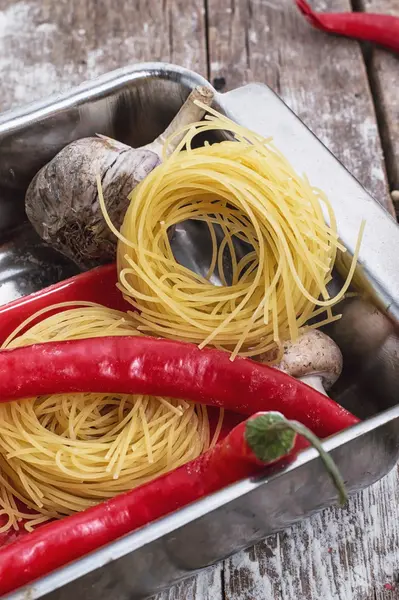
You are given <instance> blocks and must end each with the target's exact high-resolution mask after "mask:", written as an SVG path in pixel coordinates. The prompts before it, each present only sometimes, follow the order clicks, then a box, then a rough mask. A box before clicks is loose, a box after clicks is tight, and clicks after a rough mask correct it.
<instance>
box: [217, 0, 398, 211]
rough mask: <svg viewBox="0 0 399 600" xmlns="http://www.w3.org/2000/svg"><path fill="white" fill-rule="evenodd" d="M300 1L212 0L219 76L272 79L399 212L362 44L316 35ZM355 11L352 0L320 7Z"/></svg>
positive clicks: (233, 81) (233, 80) (238, 80)
mask: <svg viewBox="0 0 399 600" xmlns="http://www.w3.org/2000/svg"><path fill="white" fill-rule="evenodd" d="M293 4H294V3H293V2H292V0H281V1H276V0H248V1H247V2H244V1H240V0H210V2H209V24H210V34H209V39H210V67H211V78H215V77H223V78H224V79H225V80H226V84H227V86H226V87H227V88H234V87H237V86H238V85H242V84H243V83H244V82H246V81H250V80H257V81H261V82H265V83H267V84H268V85H270V86H271V87H272V88H273V89H274V90H275V91H277V92H278V93H279V94H280V95H281V96H282V98H283V99H284V100H285V101H286V102H287V104H288V105H289V106H290V107H291V108H292V109H293V110H294V111H295V112H296V113H297V114H298V115H299V116H300V117H301V118H302V119H303V121H304V122H305V123H306V124H307V125H308V126H309V127H310V128H311V129H312V130H313V131H314V133H315V134H316V135H317V136H318V137H319V138H320V139H321V140H322V141H323V142H324V143H325V144H326V146H327V147H328V148H329V149H330V150H331V151H332V152H333V153H334V154H335V155H336V156H337V157H338V158H339V159H340V160H341V161H342V162H343V164H344V165H345V166H346V167H347V168H348V169H349V170H350V171H351V172H352V173H353V174H354V175H355V177H357V179H359V181H360V182H361V183H362V184H363V185H364V186H365V187H366V188H367V189H368V190H369V191H370V192H371V193H372V194H373V195H374V196H375V197H376V198H377V200H379V201H380V202H381V203H382V204H383V205H384V206H385V207H386V208H387V209H388V210H390V211H391V212H392V204H391V200H390V198H389V195H388V193H387V180H386V173H385V166H384V161H383V156H382V149H381V143H380V139H379V135H378V129H377V124H376V119H375V113H374V107H373V103H372V98H371V93H370V89H369V85H368V81H367V74H366V69H365V66H364V62H363V60H362V56H361V52H360V49H359V46H358V44H357V42H352V41H348V40H344V39H342V38H333V37H330V36H327V35H326V34H324V33H321V32H318V31H314V30H313V29H312V28H311V27H310V26H309V25H308V24H307V23H306V22H305V21H304V19H303V18H302V16H300V15H299V14H298V11H296V9H295V7H294V6H293ZM313 6H315V8H320V9H323V10H328V9H330V10H335V11H338V10H340V11H341V10H342V11H346V10H349V9H350V2H349V0H329V1H328V2H319V3H317V2H313ZM348 201H350V199H348Z"/></svg>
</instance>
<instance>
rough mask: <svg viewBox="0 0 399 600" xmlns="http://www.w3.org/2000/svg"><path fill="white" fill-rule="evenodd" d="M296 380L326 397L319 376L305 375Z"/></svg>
mask: <svg viewBox="0 0 399 600" xmlns="http://www.w3.org/2000/svg"><path fill="white" fill-rule="evenodd" d="M298 379H299V381H302V382H303V383H306V385H309V386H310V387H312V388H313V389H315V390H317V391H318V392H320V393H321V394H324V395H325V396H328V394H327V392H326V390H325V389H324V386H323V380H322V378H321V377H320V375H305V376H304V377H299V378H298Z"/></svg>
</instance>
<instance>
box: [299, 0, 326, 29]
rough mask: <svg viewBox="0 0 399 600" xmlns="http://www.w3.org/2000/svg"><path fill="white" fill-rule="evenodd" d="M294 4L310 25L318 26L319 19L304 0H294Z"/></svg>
mask: <svg viewBox="0 0 399 600" xmlns="http://www.w3.org/2000/svg"><path fill="white" fill-rule="evenodd" d="M295 4H296V5H297V7H298V8H299V10H300V11H301V13H302V14H303V15H304V17H305V18H306V20H307V21H308V22H309V23H310V24H311V25H313V26H314V27H320V21H319V19H318V18H317V16H316V14H315V13H314V12H313V10H312V9H311V7H310V6H309V4H308V3H307V2H305V0H295Z"/></svg>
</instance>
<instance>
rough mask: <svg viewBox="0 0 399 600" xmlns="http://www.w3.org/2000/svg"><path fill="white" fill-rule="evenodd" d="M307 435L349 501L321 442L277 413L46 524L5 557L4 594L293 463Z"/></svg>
mask: <svg viewBox="0 0 399 600" xmlns="http://www.w3.org/2000/svg"><path fill="white" fill-rule="evenodd" d="M296 434H299V435H301V436H304V437H305V438H306V439H308V440H309V441H310V443H311V444H312V445H314V446H315V447H316V448H317V449H318V450H319V452H320V456H321V458H322V460H323V462H324V464H325V466H326V469H327V472H328V474H329V476H330V477H331V479H332V481H333V483H334V485H335V486H336V488H337V489H338V491H339V498H340V502H341V504H343V503H344V502H345V501H346V492H345V486H344V483H343V481H342V478H341V476H340V474H339V472H338V470H337V467H336V466H335V464H334V462H333V461H332V459H331V458H330V457H329V456H328V455H327V453H326V452H325V451H324V450H323V448H322V447H321V446H320V443H319V440H318V439H317V438H316V437H315V436H314V435H313V434H312V433H311V432H310V431H309V430H307V429H306V428H305V427H303V426H301V425H300V424H299V423H296V422H292V421H287V420H286V419H285V418H284V417H283V416H282V415H280V414H278V413H258V414H256V415H254V416H252V417H250V418H249V419H248V420H247V421H244V422H242V423H240V424H239V425H237V426H236V427H235V428H234V429H233V430H232V431H231V432H230V433H229V435H228V436H227V437H226V438H225V439H224V440H223V441H222V442H220V443H219V444H217V445H216V446H214V447H213V448H212V449H210V450H208V451H207V452H205V453H204V454H202V455H201V456H199V457H198V458H196V459H195V460H193V461H191V462H189V463H187V464H185V465H183V466H181V467H179V468H178V469H175V470H174V471H170V472H169V473H166V474H165V475H162V476H161V477H158V478H157V479H154V480H152V481H150V482H149V483H147V484H144V485H142V486H140V487H138V488H136V489H134V490H132V491H130V492H127V493H125V494H121V495H119V496H116V497H115V498H113V499H112V500H108V501H106V502H103V503H102V504H99V505H97V506H94V507H93V508H90V509H88V510H85V511H84V512H81V513H77V514H75V515H73V516H71V517H67V518H65V519H62V520H61V521H58V522H53V523H50V524H48V525H44V526H43V527H41V528H40V529H37V530H36V531H34V532H33V533H31V534H29V535H27V536H24V537H22V538H20V539H19V540H17V541H16V542H14V543H12V544H9V545H8V546H5V547H4V548H3V549H1V550H0V594H1V595H3V594H6V593H9V592H11V591H13V590H15V589H16V588H17V587H20V586H23V585H26V584H28V583H30V582H32V581H34V580H35V579H37V578H38V577H41V576H43V575H45V574H47V573H49V572H51V571H53V570H54V569H57V568H60V567H61V566H63V565H65V564H67V563H69V562H71V561H73V560H76V559H78V558H80V557H82V556H84V555H86V554H87V553H89V552H92V551H93V550H96V549H97V548H100V547H101V546H104V545H105V544H108V543H110V542H112V541H114V540H116V539H118V538H120V537H121V536H123V535H125V534H127V533H130V532H131V531H133V530H135V529H137V528H139V527H143V526H144V525H146V524H148V523H150V522H151V521H154V520H156V519H159V518H161V517H163V516H165V515H167V514H168V513H171V512H173V511H175V510H177V509H178V508H181V507H183V506H186V505H187V504H190V503H191V502H194V501H196V500H199V499H200V498H203V497H204V496H207V495H208V494H211V493H213V492H215V491H217V490H220V489H221V488H223V487H225V486H227V485H229V484H232V483H234V482H236V481H238V480H240V479H243V478H245V477H249V476H253V475H255V474H257V473H261V472H262V469H263V468H264V467H265V465H276V463H278V464H279V466H280V467H282V466H284V465H286V464H287V463H288V462H290V461H292V460H293V458H294V457H295V455H296V454H297V452H298V450H299V448H300V447H301V446H302V447H303V445H304V444H303V440H301V438H297V437H296Z"/></svg>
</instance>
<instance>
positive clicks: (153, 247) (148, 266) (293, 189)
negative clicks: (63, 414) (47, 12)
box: [99, 107, 361, 359]
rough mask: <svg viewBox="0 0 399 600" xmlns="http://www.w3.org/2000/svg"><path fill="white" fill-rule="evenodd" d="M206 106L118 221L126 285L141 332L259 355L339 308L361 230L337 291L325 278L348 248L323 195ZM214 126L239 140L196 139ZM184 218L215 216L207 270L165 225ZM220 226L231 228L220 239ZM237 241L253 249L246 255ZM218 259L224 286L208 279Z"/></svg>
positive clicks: (266, 144)
mask: <svg viewBox="0 0 399 600" xmlns="http://www.w3.org/2000/svg"><path fill="white" fill-rule="evenodd" d="M205 109H206V110H207V112H208V116H207V120H205V121H203V122H200V123H196V124H195V125H193V126H191V127H190V128H189V129H188V130H187V132H186V135H185V137H184V139H183V141H182V142H181V143H180V144H179V146H178V148H177V149H176V150H175V151H174V152H173V153H172V154H171V156H170V157H169V158H168V159H166V160H165V161H164V163H163V164H161V165H160V166H158V167H157V168H156V169H154V170H153V171H152V172H151V174H149V175H148V176H147V177H146V179H145V180H144V181H143V182H142V183H141V184H140V185H139V186H138V187H136V189H135V190H134V191H133V192H132V194H131V196H130V205H129V208H128V210H127V213H126V216H125V219H124V222H123V226H122V229H121V232H118V231H117V230H116V229H115V228H113V229H114V232H115V234H116V235H117V236H118V237H119V242H118V267H119V286H120V289H121V290H122V292H123V294H124V295H125V297H126V298H127V300H128V301H129V302H130V304H131V305H132V306H133V307H134V308H135V309H136V311H135V312H134V313H133V312H132V314H131V318H132V319H133V320H134V321H135V322H136V324H137V326H138V329H139V330H140V331H142V332H145V333H150V334H154V335H159V336H164V337H168V338H172V339H177V340H183V341H190V342H194V343H196V344H199V345H200V347H204V346H206V345H208V344H209V345H213V346H215V347H217V348H222V349H225V350H228V351H230V352H232V359H233V358H234V356H235V355H236V354H241V355H244V356H257V355H260V354H262V353H264V352H269V351H270V350H273V349H276V348H277V349H278V347H279V346H280V345H281V343H282V342H283V341H285V340H295V339H296V338H297V337H298V333H299V331H300V329H301V328H303V327H304V326H305V325H306V324H307V323H308V321H309V320H310V319H315V317H317V318H318V323H317V326H320V325H322V324H324V323H326V322H331V321H332V320H334V319H336V318H339V316H337V315H335V316H333V314H332V310H331V307H332V306H333V305H334V304H336V303H337V302H338V301H339V300H340V299H342V297H343V295H344V293H345V291H346V290H347V288H348V287H349V284H350V281H351V279H352V276H353V273H354V269H355V265H356V260H357V254H358V250H359V245H360V239H361V235H360V234H359V238H358V243H357V248H356V252H355V255H354V257H353V260H352V263H351V268H350V270H349V273H348V276H347V279H346V282H345V284H344V286H343V288H342V289H341V291H340V292H339V293H338V295H337V296H335V297H334V298H330V295H329V292H328V290H327V284H328V283H329V281H330V280H331V276H332V275H331V274H332V269H333V267H334V262H335V258H336V254H337V251H341V252H345V248H344V247H343V246H342V244H341V243H340V242H339V240H338V234H337V229H336V223H335V217H334V212H333V210H332V208H331V206H330V204H329V202H328V200H327V198H326V196H325V195H324V194H323V192H322V191H321V190H319V189H316V188H314V187H312V186H311V185H310V183H309V182H308V180H307V179H306V177H301V176H299V175H298V174H297V173H296V172H295V171H294V169H293V168H292V166H291V165H290V164H289V162H288V161H287V160H286V159H285V157H284V156H283V155H282V154H281V153H280V152H279V151H278V150H277V149H276V147H275V146H274V145H273V143H272V141H271V140H266V139H263V138H261V137H260V136H258V135H256V134H254V133H252V132H251V131H248V130H247V129H245V128H243V127H241V126H239V125H237V124H235V123H233V122H232V121H230V120H229V119H227V118H226V117H223V116H222V115H219V114H218V113H217V112H215V111H213V110H212V109H207V108H206V107H205ZM215 130H216V131H217V130H223V131H229V132H231V133H232V134H233V136H234V138H235V139H234V141H222V142H220V143H215V144H213V145H205V146H203V147H200V148H193V147H192V141H193V139H194V138H195V136H197V135H198V134H208V133H209V132H212V131H215ZM169 143H170V140H169ZM167 147H168V146H167V144H166V147H165V153H167ZM100 192H101V190H100ZM99 196H100V202H101V205H102V208H103V212H104V214H105V217H106V218H107V221H108V224H109V226H110V227H111V228H112V223H111V221H110V219H109V218H108V216H107V215H106V211H105V205H104V202H103V200H102V197H101V193H100V194H99ZM323 209H325V211H326V212H327V213H328V215H329V222H330V224H329V225H327V224H326V222H325V218H324V215H323ZM187 219H192V220H196V221H202V222H205V223H206V224H207V225H208V227H209V231H210V235H211V239H212V245H213V256H212V260H211V264H210V266H209V272H208V274H207V275H206V276H205V277H202V276H200V275H198V274H195V273H193V272H192V271H190V270H189V269H187V268H186V267H184V266H183V265H181V264H179V263H178V262H177V261H176V260H175V257H174V255H173V252H172V249H171V245H170V241H169V238H168V234H167V232H168V230H169V229H170V228H172V227H173V226H175V225H176V224H178V223H181V222H183V221H186V220H187ZM215 227H219V228H220V229H221V230H222V231H223V235H224V237H223V240H222V242H221V243H220V244H218V243H217V241H216V234H215ZM237 243H244V244H246V246H247V247H248V248H249V251H248V252H247V253H246V254H245V255H244V256H243V257H241V258H240V257H239V256H238V255H237ZM226 253H227V254H228V255H229V264H230V266H231V270H232V277H231V282H227V278H226V276H225V273H224V268H225V267H224V265H225V263H226V261H225V259H226ZM215 270H217V271H218V276H219V277H220V279H221V281H222V284H223V285H219V286H218V285H214V284H213V283H212V275H213V274H214V272H215ZM229 283H231V284H229ZM323 313H324V315H323Z"/></svg>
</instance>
